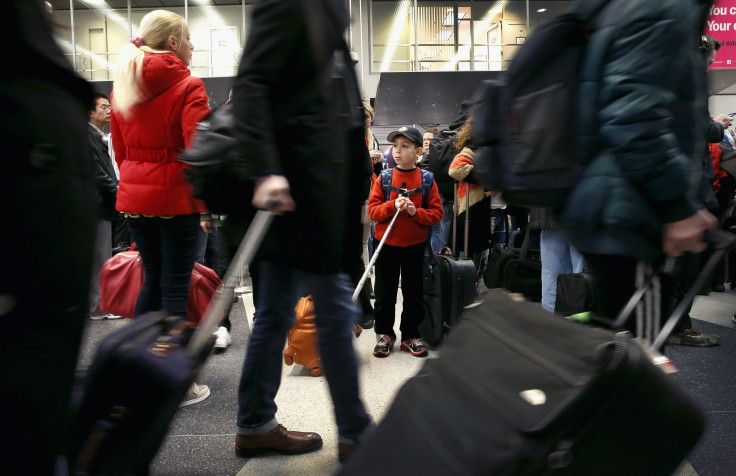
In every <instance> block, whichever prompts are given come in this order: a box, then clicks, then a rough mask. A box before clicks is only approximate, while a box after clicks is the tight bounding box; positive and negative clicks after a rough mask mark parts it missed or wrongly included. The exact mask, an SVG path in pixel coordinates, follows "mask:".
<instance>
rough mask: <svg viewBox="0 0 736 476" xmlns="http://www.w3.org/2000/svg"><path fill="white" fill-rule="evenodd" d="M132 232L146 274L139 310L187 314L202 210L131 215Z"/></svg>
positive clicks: (136, 311) (139, 311)
mask: <svg viewBox="0 0 736 476" xmlns="http://www.w3.org/2000/svg"><path fill="white" fill-rule="evenodd" d="M128 223H129V226H130V234H131V236H132V238H133V241H135V243H136V246H137V248H138V251H139V252H140V254H141V260H143V270H144V271H145V273H146V277H145V279H144V280H143V287H142V288H141V292H140V294H139V295H138V301H137V302H136V305H135V314H136V316H137V315H140V314H143V313H146V312H151V311H160V310H164V311H167V312H169V313H171V314H173V315H177V316H181V317H186V315H187V309H188V302H189V283H190V281H191V280H192V268H194V260H195V258H196V256H197V241H198V239H199V231H200V230H201V228H200V227H199V213H197V214H193V215H178V216H175V217H173V218H161V217H143V216H141V217H138V218H129V219H128Z"/></svg>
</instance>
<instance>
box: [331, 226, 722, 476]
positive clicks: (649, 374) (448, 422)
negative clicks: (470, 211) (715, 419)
mask: <svg viewBox="0 0 736 476" xmlns="http://www.w3.org/2000/svg"><path fill="white" fill-rule="evenodd" d="M735 239H736V238H734V237H730V238H728V242H727V243H726V244H723V242H721V243H720V244H719V245H718V247H717V249H716V251H715V253H714V255H713V257H711V259H710V260H709V262H708V264H707V265H706V267H705V268H704V270H703V272H702V273H701V275H700V278H699V279H698V280H697V281H699V282H696V283H695V285H694V286H693V288H692V289H691V290H690V292H689V293H688V294H687V296H686V297H685V298H684V299H683V301H681V302H680V304H679V305H678V306H677V308H676V309H675V311H674V312H673V314H672V316H671V317H670V318H669V320H668V321H667V323H666V324H665V325H664V327H663V328H662V331H661V333H660V334H659V335H658V336H657V338H656V339H655V340H654V343H653V344H652V346H653V348H654V349H660V348H661V345H662V343H663V342H664V339H666V337H667V335H668V334H669V332H671V331H672V328H673V327H674V325H675V324H676V322H677V320H678V319H679V317H680V316H682V314H683V313H684V312H685V309H686V308H687V305H688V304H689V303H691V302H692V300H693V299H694V297H695V295H696V292H697V289H698V288H699V286H700V285H702V282H703V281H704V280H705V278H706V277H707V276H708V275H709V274H710V273H711V272H712V270H713V268H714V266H715V263H716V262H717V261H718V259H720V258H722V257H723V255H724V253H725V252H726V251H727V249H728V248H730V247H732V246H733V243H734V240H735ZM643 294H644V293H643V292H641V293H640V292H639V290H637V292H636V293H635V294H634V296H632V300H631V301H630V302H629V304H630V305H628V306H626V307H625V309H624V311H627V312H630V311H631V309H633V306H635V305H636V304H637V302H638V300H640V299H641V297H642V295H643ZM632 303H633V304H632ZM627 317H628V316H627V315H626V314H625V313H624V312H622V315H621V317H620V319H619V320H618V321H617V323H616V324H617V325H620V324H621V323H622V321H623V322H625V319H626V318H627ZM704 424H705V417H704V415H703V412H702V410H701V409H700V408H699V407H698V405H697V403H696V402H695V401H694V400H693V399H692V398H691V397H690V396H689V395H687V394H686V393H685V392H684V391H683V390H682V389H681V388H680V387H678V386H677V385H676V383H675V382H674V381H673V380H671V376H669V375H667V374H666V373H665V372H663V371H662V370H661V369H660V367H658V366H656V365H654V364H653V362H652V360H651V359H650V350H649V349H645V348H644V347H643V346H642V345H641V344H640V342H639V341H636V340H634V339H632V338H631V337H630V334H628V333H627V332H620V331H618V330H616V329H613V330H612V329H605V328H602V327H597V326H593V325H589V324H582V323H579V322H575V321H569V320H567V319H565V318H563V317H561V316H557V315H554V314H550V313H548V312H546V311H544V310H543V309H541V308H540V307H539V305H538V304H535V303H531V302H528V301H525V300H523V299H522V300H515V299H513V296H512V295H510V294H508V293H507V292H505V291H503V290H496V289H492V290H488V291H486V292H484V293H483V294H482V295H481V296H480V298H479V300H478V301H477V302H476V303H474V304H473V305H471V306H469V307H468V308H467V309H466V310H465V311H464V313H463V319H462V321H461V322H460V323H459V324H458V325H457V326H456V327H455V328H454V329H453V332H452V333H451V334H450V335H449V336H448V340H447V342H445V344H444V345H443V347H442V349H440V352H439V357H438V358H436V359H431V360H428V361H426V362H425V364H424V366H423V368H422V369H421V370H420V371H419V372H418V373H417V375H416V376H414V377H412V378H411V379H409V380H408V381H407V382H406V383H405V384H404V385H403V386H402V388H401V389H399V391H398V393H397V395H396V397H395V399H394V401H393V403H392V405H391V407H390V408H389V410H388V412H387V413H386V415H385V416H384V418H383V419H382V420H381V422H380V423H379V425H378V427H377V428H376V430H375V431H374V432H372V433H371V434H370V435H369V436H368V437H367V438H366V439H365V440H364V441H363V442H362V443H361V445H360V447H359V448H358V449H357V451H356V452H355V453H354V454H353V455H352V456H351V458H350V460H348V462H347V464H346V465H345V466H344V467H343V468H342V470H341V472H340V473H339V474H344V475H351V476H354V475H369V474H374V473H375V462H376V457H377V455H380V462H381V466H382V467H386V468H391V472H392V473H394V474H423V475H438V476H439V475H442V476H445V475H494V476H498V475H529V476H532V475H534V476H538V475H552V474H555V475H556V474H560V475H595V476H618V475H621V474H626V475H634V476H636V475H641V476H669V475H671V474H672V473H673V472H674V471H675V470H676V468H677V467H678V465H679V464H680V463H681V462H682V460H683V459H684V458H685V457H686V456H687V455H688V453H689V452H690V451H691V450H692V449H693V447H694V446H695V445H696V443H697V442H698V440H699V438H700V436H701V434H702V432H703V428H704Z"/></svg>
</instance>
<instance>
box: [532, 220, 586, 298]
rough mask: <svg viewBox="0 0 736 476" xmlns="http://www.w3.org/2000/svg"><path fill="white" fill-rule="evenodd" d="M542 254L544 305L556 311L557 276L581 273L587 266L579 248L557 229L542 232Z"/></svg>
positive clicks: (540, 246)
mask: <svg viewBox="0 0 736 476" xmlns="http://www.w3.org/2000/svg"><path fill="white" fill-rule="evenodd" d="M539 248H540V251H541V254H542V307H543V308H544V309H545V310H547V311H549V312H554V311H555V300H556V299H557V276H559V275H560V274H567V273H580V272H582V271H583V269H584V268H585V260H584V259H583V255H581V254H580V252H579V251H578V250H576V249H575V248H573V247H572V246H570V244H569V243H568V241H567V239H566V238H565V236H564V235H563V234H562V233H561V232H559V231H555V230H544V231H542V233H541V237H540V245H539Z"/></svg>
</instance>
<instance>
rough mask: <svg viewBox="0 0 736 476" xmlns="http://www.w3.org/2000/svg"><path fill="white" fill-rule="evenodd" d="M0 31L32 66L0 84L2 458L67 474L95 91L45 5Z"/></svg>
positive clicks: (85, 301)
mask: <svg viewBox="0 0 736 476" xmlns="http://www.w3.org/2000/svg"><path fill="white" fill-rule="evenodd" d="M0 38H2V40H3V45H5V47H6V48H8V50H7V51H6V55H5V60H7V61H9V62H10V63H8V64H11V65H21V64H25V65H27V67H8V68H5V69H4V70H3V77H2V85H0V98H1V100H2V104H3V105H4V107H6V110H5V111H4V114H2V116H1V117H0V138H1V140H2V144H3V158H2V160H1V161H0V199H1V200H2V203H3V208H4V210H5V211H6V212H7V213H8V217H9V218H10V221H8V222H7V223H6V225H5V226H3V230H2V232H1V233H0V247H1V248H2V249H3V250H5V251H6V253H5V255H4V258H3V259H4V266H6V267H7V268H6V269H7V270H8V272H5V273H2V277H0V317H2V322H3V332H4V334H5V336H6V338H5V339H3V344H2V346H0V362H2V370H0V378H1V379H2V382H3V385H5V391H3V393H2V397H0V421H2V425H3V429H4V430H5V431H7V432H8V433H7V435H6V436H7V440H6V443H5V444H3V445H2V449H0V460H1V461H2V468H3V473H5V474H39V475H40V474H43V475H48V474H67V473H68V470H67V468H66V463H65V458H64V456H63V454H64V452H65V450H66V448H65V445H66V442H67V438H68V434H69V429H68V426H69V421H70V411H69V408H70V401H71V398H72V393H73V392H72V389H73V384H74V379H75V369H76V367H77V359H78V357H79V350H80V346H81V342H82V336H83V332H84V326H85V323H86V322H87V319H88V317H87V316H88V311H89V284H90V277H91V271H92V255H93V251H94V239H95V233H96V224H97V220H98V219H99V214H98V213H95V211H96V210H95V209H94V208H93V207H91V206H90V204H94V203H96V201H97V190H96V184H95V181H94V175H93V174H94V170H93V166H92V163H93V160H94V159H92V155H91V150H90V149H89V141H88V140H87V127H88V124H87V121H88V120H89V105H90V103H91V102H92V89H91V87H90V85H89V83H87V82H86V81H84V80H83V79H82V78H80V77H79V76H77V74H76V73H74V72H73V71H72V68H71V66H70V64H69V61H68V59H67V57H66V55H65V54H64V53H63V52H62V50H61V48H59V46H58V44H57V43H56V41H55V39H54V37H53V34H52V28H51V15H50V14H49V13H48V11H47V10H46V9H45V8H44V2H41V1H39V0H11V1H9V2H4V3H3V14H2V15H0ZM11 217H12V218H11ZM11 222H12V224H11ZM10 270H12V272H11V271H10ZM57 463H58V465H57ZM55 467H56V470H55Z"/></svg>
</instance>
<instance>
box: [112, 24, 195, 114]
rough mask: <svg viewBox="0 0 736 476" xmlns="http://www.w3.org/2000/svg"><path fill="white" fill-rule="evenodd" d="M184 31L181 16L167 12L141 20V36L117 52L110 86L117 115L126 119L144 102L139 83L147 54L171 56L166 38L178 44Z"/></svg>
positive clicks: (185, 25)
mask: <svg viewBox="0 0 736 476" xmlns="http://www.w3.org/2000/svg"><path fill="white" fill-rule="evenodd" d="M186 28H187V24H186V22H185V21H184V18H183V17H182V16H180V15H177V14H176V13H174V12H170V11H167V10H154V11H152V12H149V13H148V14H146V16H144V17H143V19H142V20H141V25H140V36H139V37H138V38H135V39H133V40H131V42H130V43H127V44H126V45H125V46H123V48H122V49H121V50H120V56H119V59H118V64H117V66H116V69H115V81H114V82H113V91H114V92H115V94H114V96H113V107H114V108H115V109H116V110H117V111H119V112H121V113H122V114H123V115H128V113H129V112H130V109H131V108H132V107H133V106H135V105H136V104H138V103H139V102H141V101H143V99H144V98H145V97H144V91H143V90H142V89H141V84H140V83H141V81H140V80H141V75H142V74H143V57H144V56H145V55H146V53H152V54H160V53H170V51H169V50H168V49H167V42H168V41H169V38H171V37H172V36H173V37H174V38H176V39H177V40H178V42H179V44H181V42H182V41H183V39H184V35H185V33H186ZM136 45H139V46H136Z"/></svg>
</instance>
